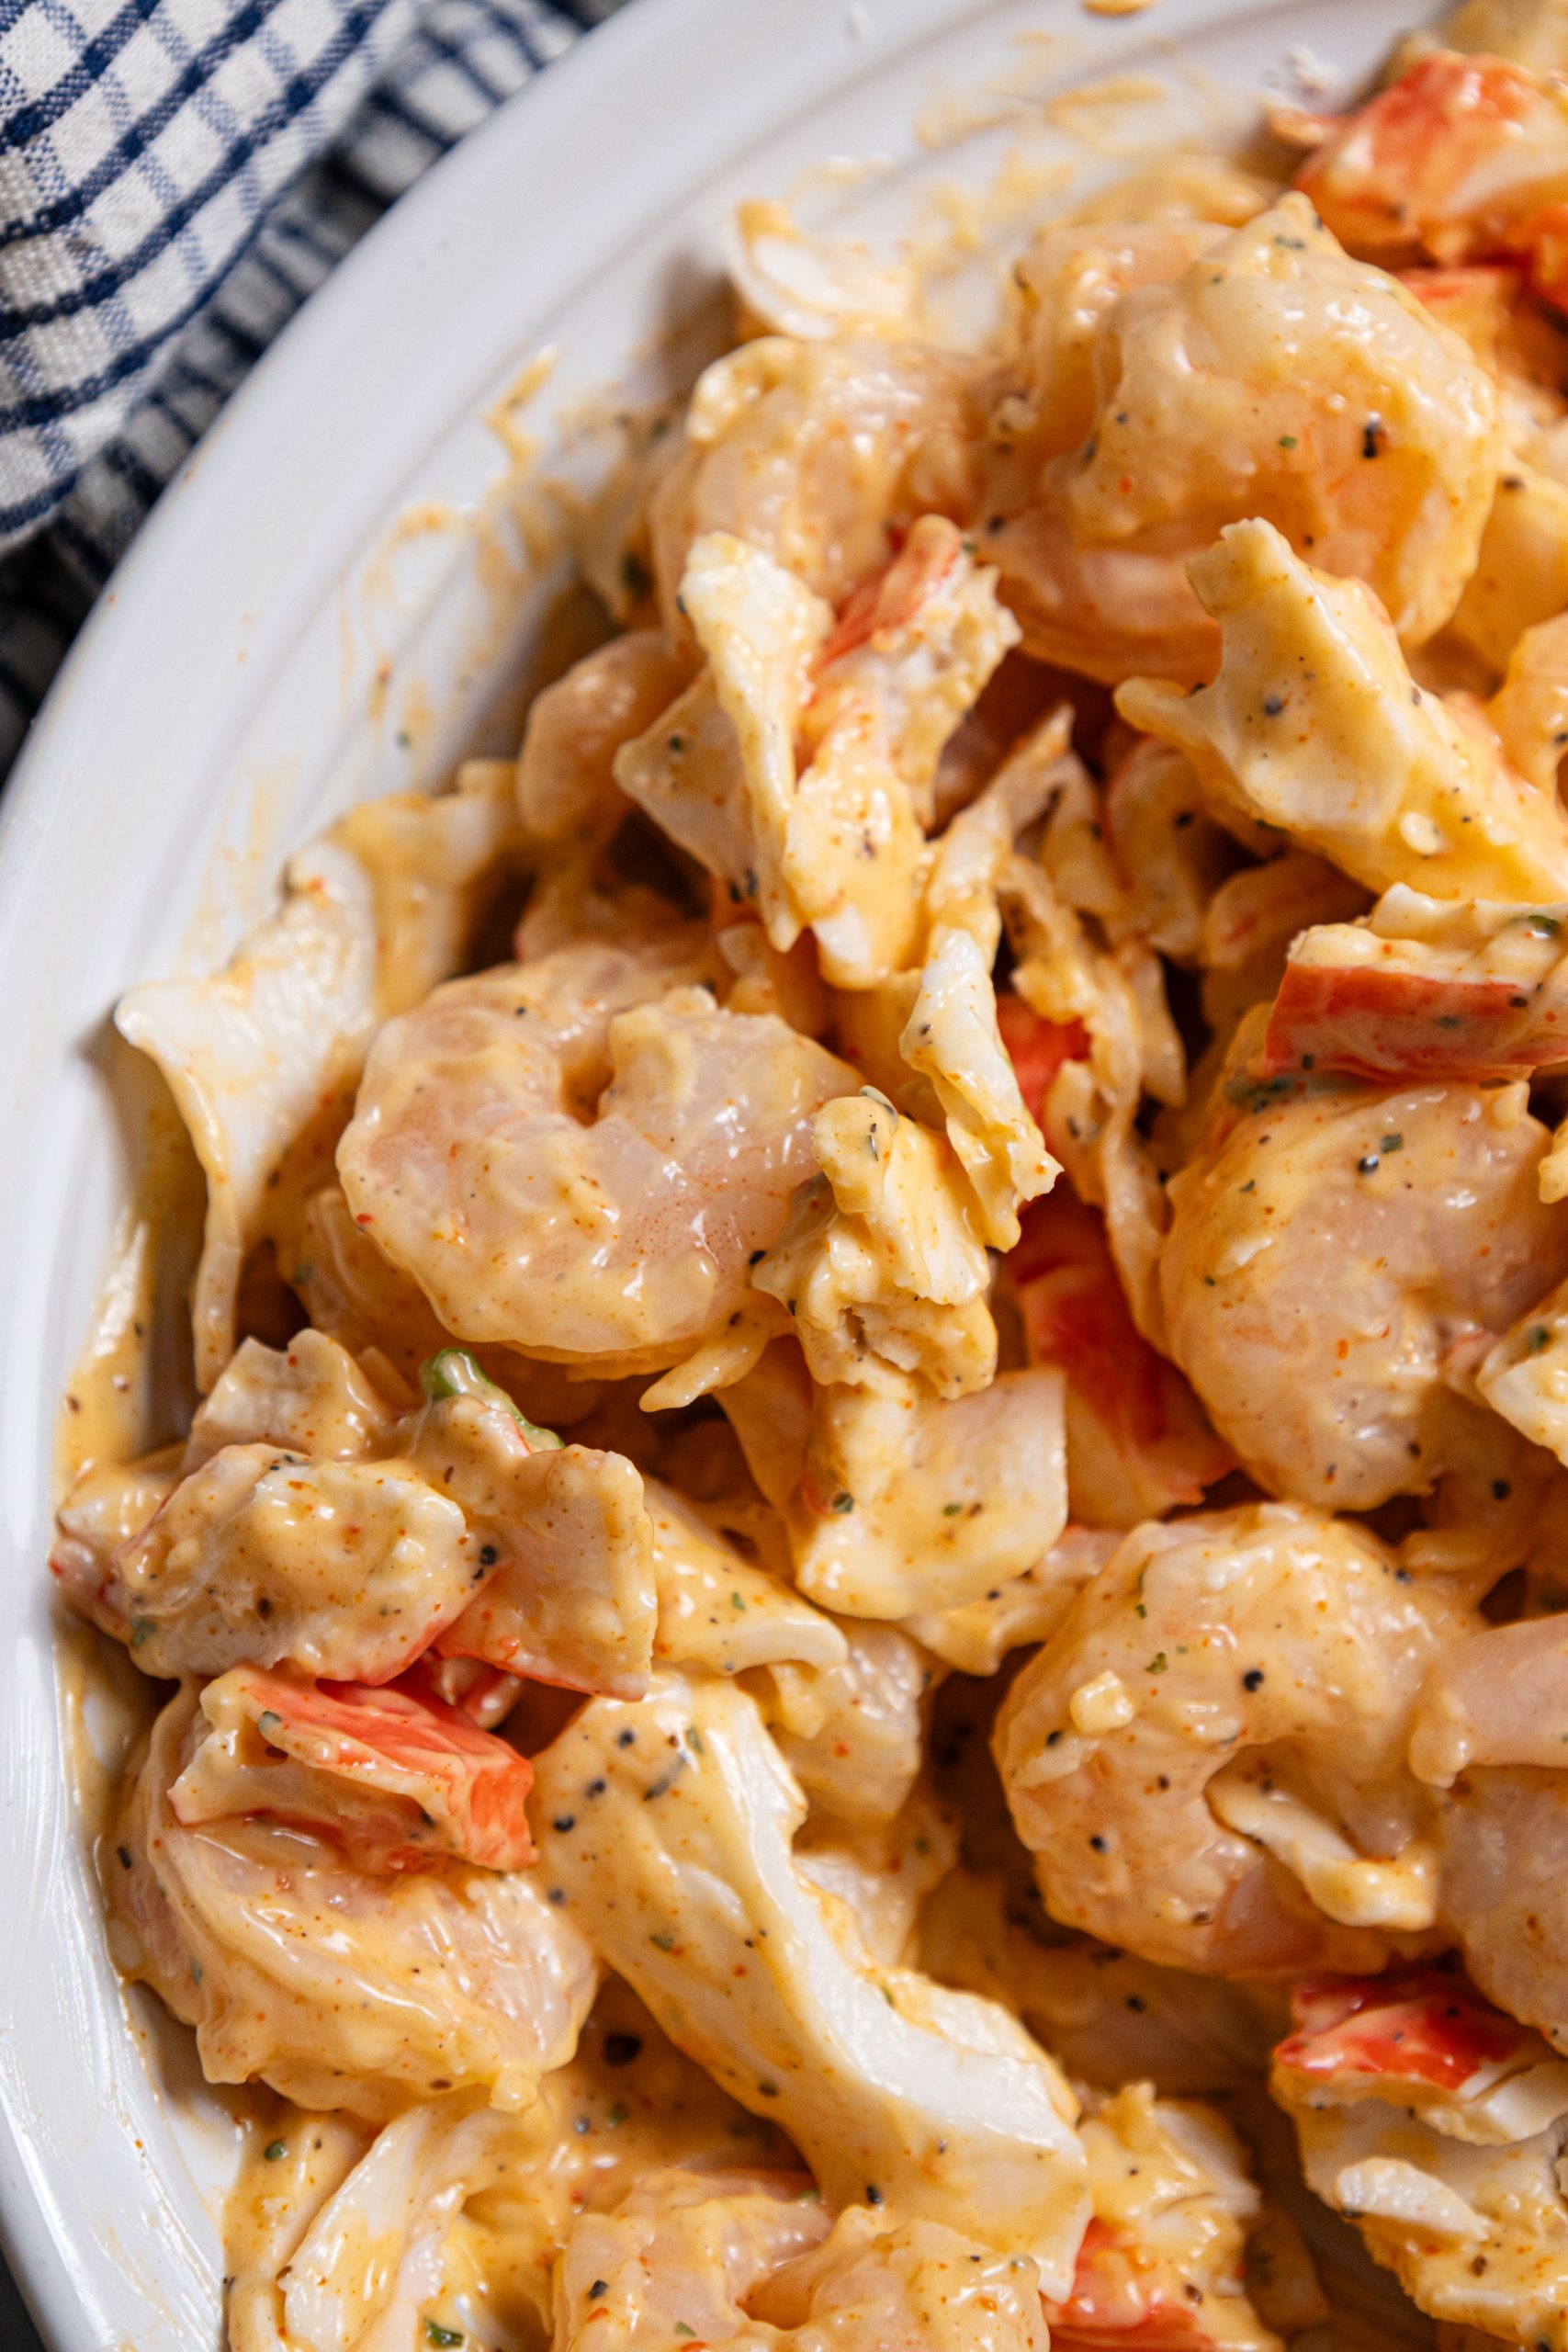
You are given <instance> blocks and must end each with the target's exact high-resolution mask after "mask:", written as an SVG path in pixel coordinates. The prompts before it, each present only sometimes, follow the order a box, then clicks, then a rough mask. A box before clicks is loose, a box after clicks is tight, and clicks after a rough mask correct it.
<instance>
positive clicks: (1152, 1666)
mask: <svg viewBox="0 0 1568 2352" xmlns="http://www.w3.org/2000/svg"><path fill="white" fill-rule="evenodd" d="M1165 1668H1166V1656H1165V1652H1164V1651H1163V1650H1156V1652H1155V1654H1154V1656H1153V1657H1152V1658H1150V1660H1149V1662H1148V1664H1147V1666H1145V1668H1144V1672H1145V1674H1163V1673H1164V1672H1165Z"/></svg>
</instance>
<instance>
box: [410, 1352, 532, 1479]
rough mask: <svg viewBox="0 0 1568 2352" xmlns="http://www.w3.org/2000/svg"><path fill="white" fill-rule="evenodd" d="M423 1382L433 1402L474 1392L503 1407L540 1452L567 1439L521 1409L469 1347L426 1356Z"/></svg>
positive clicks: (487, 1402) (421, 1374) (483, 1401)
mask: <svg viewBox="0 0 1568 2352" xmlns="http://www.w3.org/2000/svg"><path fill="white" fill-rule="evenodd" d="M419 1385H420V1386H421V1387H422V1388H423V1391H424V1393H425V1395H426V1396H427V1397H429V1399H430V1401H431V1403H432V1404H433V1405H439V1404H441V1403H443V1402H444V1401H445V1399H446V1398H447V1397H477V1398H478V1400H479V1403H480V1404H481V1405H500V1406H502V1407H503V1408H504V1409H505V1410H506V1411H507V1412H509V1413H510V1414H511V1416H512V1418H513V1420H514V1421H515V1422H516V1424H517V1426H518V1428H519V1429H520V1430H522V1432H523V1434H524V1436H525V1438H526V1439H527V1441H528V1443H529V1445H530V1446H531V1447H532V1448H533V1450H534V1452H535V1453H543V1452H544V1451H545V1450H546V1448H547V1447H548V1446H553V1445H560V1444H562V1443H564V1442H565V1441H564V1440H563V1439H561V1438H558V1436H557V1435H556V1432H555V1431H554V1430H542V1429H540V1428H539V1427H538V1425H537V1423H536V1422H534V1421H531V1420H529V1419H528V1418H527V1416H526V1414H525V1413H523V1412H520V1411H519V1410H518V1408H517V1407H516V1406H515V1405H514V1404H513V1401H512V1399H511V1397H509V1396H508V1395H507V1393H506V1391H505V1389H504V1388H501V1387H498V1386H497V1385H496V1383H495V1382H494V1381H493V1380H491V1379H488V1378H487V1377H486V1375H485V1374H483V1373H482V1372H481V1371H480V1370H479V1365H478V1364H477V1363H475V1362H474V1360H473V1357H472V1356H471V1355H470V1354H469V1353H468V1350H467V1348H443V1349H442V1351H441V1352H440V1354H439V1355H434V1356H428V1357H426V1359H425V1361H424V1363H422V1364H421V1365H420V1368H419Z"/></svg>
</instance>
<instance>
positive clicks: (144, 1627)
mask: <svg viewBox="0 0 1568 2352" xmlns="http://www.w3.org/2000/svg"><path fill="white" fill-rule="evenodd" d="M157 1630H158V1628H157V1626H156V1625H155V1624H154V1623H152V1618H151V1617H133V1618H132V1619H131V1621H130V1646H131V1648H132V1649H133V1650H139V1649H140V1648H141V1645H142V1643H143V1642H150V1641H151V1640H152V1636H153V1634H155V1633H156V1632H157Z"/></svg>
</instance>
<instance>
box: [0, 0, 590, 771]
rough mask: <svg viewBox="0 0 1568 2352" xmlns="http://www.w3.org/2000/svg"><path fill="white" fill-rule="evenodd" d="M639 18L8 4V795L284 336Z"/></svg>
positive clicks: (358, 3) (2, 465)
mask: <svg viewBox="0 0 1568 2352" xmlns="http://www.w3.org/2000/svg"><path fill="white" fill-rule="evenodd" d="M616 5H618V0H0V776H3V775H4V774H5V771H6V767H7V766H8V765H9V763H10V762H11V759H12V757H13V756H14V754H15V752H16V750H17V745H18V743H19V742H20V740H21V737H22V734H23V733H24V731H25V729H26V728H27V724H28V719H29V718H31V716H32V714H33V712H34V710H35V709H36V708H37V707H38V705H39V701H40V700H41V699H42V696H43V695H44V693H45V691H46V689H47V687H48V685H49V682H50V680H51V677H52V676H53V674H54V672H55V670H56V669H57V668H58V667H59V664H60V662H61V659H62V655H63V654H64V651H65V649H66V647H67V646H68V645H69V643H70V641H71V639H72V637H73V634H74V632H75V630H76V628H78V627H79V625H80V623H81V622H82V620H83V618H84V617H85V614H86V612H87V608H88V606H89V605H91V604H92V602H93V599H94V598H95V596H96V594H97V593H98V591H99V589H100V588H101V587H102V586H103V583H104V582H105V581H106V580H107V577H108V575H109V572H110V571H112V570H113V568H114V565H115V563H116V562H117V561H118V558H119V557H120V555H121V554H123V552H124V550H125V548H126V547H127V545H128V544H129V542H130V538H131V537H132V535H133V533H134V532H135V530H136V528H137V526H138V525H139V524H140V522H141V518H142V516H143V515H145V514H146V512H147V509H148V507H149V506H150V505H151V504H152V501H153V499H154V498H155V497H156V496H157V494H158V492H159V491H160V489H161V488H162V487H163V485H164V482H165V481H167V480H168V479H169V477H170V475H171V474H172V473H174V471H175V469H176V468H177V467H178V465H179V464H180V462H181V460H182V458H184V457H185V455H186V451H187V450H188V449H189V448H190V447H191V445H192V443H193V442H194V441H196V440H197V438H198V437H199V436H200V435H201V434H202V433H203V432H205V430H206V428H207V426H208V425H209V424H210V423H211V421H212V419H213V417H214V416H215V415H216V414H217V413H218V411H219V409H220V407H221V406H222V404H223V402H224V401H226V400H227V399H228V397H229V395H230V393H231V391H233V390H234V389H235V387H236V386H237V385H238V384H239V382H240V380H241V379H242V378H243V376H244V374H245V373H246V371H247V369H248V368H250V367H251V366H252V365H253V363H254V361H255V360H256V358H257V357H259V356H260V354H261V353H262V351H263V350H265V346H266V345H267V344H268V342H269V341H270V340H271V338H272V337H273V336H274V335H275V334H276V333H277V331H278V329H279V327H281V326H282V325H283V323H284V322H285V321H286V320H287V319H288V317H289V316H290V315H291V314H292V312H293V311H296V310H297V309H298V308H299V304H300V303H301V302H302V301H303V300H304V299H305V297H306V295H307V294H309V293H310V291H311V290H312V289H313V288H315V287H316V286H318V285H319V284H320V283H321V279H322V278H323V277H325V276H326V275H327V273H328V271H329V270H330V269H331V268H332V267H333V264H334V263H335V262H337V261H339V260H340V259H341V258H342V256H343V254H344V253H346V252H347V250H348V248H349V246H350V245H352V244H353V243H355V239H356V238H358V237H360V236H362V235H363V234H364V232H365V231H366V230H367V228H368V227H369V226H370V224H371V222H372V221H373V220H375V219H376V217H377V215H378V213H380V212H381V211H382V210H384V209H385V208H386V206H387V205H389V203H390V202H391V201H392V199H393V198H395V197H397V196H399V195H400V194H401V193H402V191H403V189H404V188H405V187H408V186H409V184H410V182H411V181H412V180H415V179H417V178H418V176H419V175H420V173H421V172H423V170H424V169H425V167H426V165H427V164H431V163H433V162H434V159H435V157H436V156H437V155H439V154H441V153H443V152H444V150H445V149H446V148H447V147H449V146H450V145H451V144H452V143H453V141H455V140H457V139H458V138H460V137H461V136H462V134H463V132H464V131H465V130H469V129H471V127H472V126H473V124H474V123H476V122H477V121H479V119H481V117H483V116H484V115H486V114H488V113H489V112H490V111H491V108H492V107H495V106H497V105H499V104H500V102H501V100H502V98H505V97H509V96H511V94H512V92H513V90H515V89H517V88H518V87H520V85H522V84H523V83H524V82H525V81H526V80H527V79H528V78H529V76H530V75H531V74H535V73H536V72H537V71H538V70H539V68H540V67H541V66H543V65H545V64H546V63H547V62H548V61H549V60H550V59H551V58H553V57H556V56H558V55H559V53H560V51H562V50H563V49H565V48H566V47H567V46H568V45H569V44H570V42H571V41H572V40H574V39H576V37H577V36H578V34H579V33H580V32H582V31H585V30H587V29H588V28H589V27H590V26H592V25H593V24H595V23H597V22H598V21H599V20H600V18H602V17H605V16H607V15H609V14H610V12H611V10H612V9H613V8H614V7H615V6H616Z"/></svg>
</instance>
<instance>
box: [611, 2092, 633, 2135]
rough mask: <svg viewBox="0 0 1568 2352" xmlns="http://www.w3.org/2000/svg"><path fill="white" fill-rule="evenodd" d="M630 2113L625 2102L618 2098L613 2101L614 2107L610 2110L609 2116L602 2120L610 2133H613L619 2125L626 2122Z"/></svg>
mask: <svg viewBox="0 0 1568 2352" xmlns="http://www.w3.org/2000/svg"><path fill="white" fill-rule="evenodd" d="M630 2113H631V2109H630V2108H629V2107H628V2106H627V2105H626V2100H625V2099H624V2098H618V2099H617V2100H616V2101H615V2106H614V2107H613V2108H612V2109H610V2112H609V2114H608V2115H607V2116H606V2117H605V2118H604V2120H605V2122H606V2123H607V2124H608V2125H609V2127H610V2129H611V2131H615V2130H616V2129H617V2127H618V2126H619V2125H621V2124H623V2123H624V2122H625V2121H626V2118H627V2116H629V2115H630Z"/></svg>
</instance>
